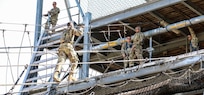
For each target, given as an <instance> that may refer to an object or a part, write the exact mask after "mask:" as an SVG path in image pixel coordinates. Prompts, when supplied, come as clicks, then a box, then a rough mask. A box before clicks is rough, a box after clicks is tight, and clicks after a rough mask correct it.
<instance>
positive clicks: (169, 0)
mask: <svg viewBox="0 0 204 95" xmlns="http://www.w3.org/2000/svg"><path fill="white" fill-rule="evenodd" d="M182 1H185V0H156V1H154V2H153V1H152V2H151V3H145V4H144V5H141V6H137V7H135V8H131V9H128V10H125V11H123V12H118V13H117V14H114V15H111V16H107V17H105V18H101V19H97V20H94V21H91V24H90V25H91V27H92V28H96V27H100V26H104V25H107V24H109V23H113V22H117V21H120V20H124V19H126V18H130V17H133V16H136V15H140V14H144V13H146V12H150V11H153V10H156V9H159V8H162V7H166V6H170V5H172V4H176V3H179V2H182Z"/></svg>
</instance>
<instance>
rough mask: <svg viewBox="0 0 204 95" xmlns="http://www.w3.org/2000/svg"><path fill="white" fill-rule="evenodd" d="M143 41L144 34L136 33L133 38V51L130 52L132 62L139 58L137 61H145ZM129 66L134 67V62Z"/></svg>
mask: <svg viewBox="0 0 204 95" xmlns="http://www.w3.org/2000/svg"><path fill="white" fill-rule="evenodd" d="M143 39H144V34H143V33H142V32H138V33H135V35H134V37H133V46H132V50H131V52H130V59H131V60H133V59H135V57H137V59H143V56H142V53H143V51H142V44H143ZM141 63H142V62H140V64H141ZM129 64H130V65H131V66H134V61H131V62H130V63H129Z"/></svg>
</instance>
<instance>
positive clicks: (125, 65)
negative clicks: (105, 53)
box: [123, 56, 131, 68]
mask: <svg viewBox="0 0 204 95" xmlns="http://www.w3.org/2000/svg"><path fill="white" fill-rule="evenodd" d="M123 60H126V61H125V62H123V64H124V65H123V66H124V68H127V67H130V66H131V65H130V64H129V61H128V60H129V56H125V57H124V58H123Z"/></svg>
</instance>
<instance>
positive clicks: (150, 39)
mask: <svg viewBox="0 0 204 95" xmlns="http://www.w3.org/2000/svg"><path fill="white" fill-rule="evenodd" d="M149 47H150V51H149V60H150V62H151V61H152V59H151V58H152V50H153V49H152V36H150V38H149Z"/></svg>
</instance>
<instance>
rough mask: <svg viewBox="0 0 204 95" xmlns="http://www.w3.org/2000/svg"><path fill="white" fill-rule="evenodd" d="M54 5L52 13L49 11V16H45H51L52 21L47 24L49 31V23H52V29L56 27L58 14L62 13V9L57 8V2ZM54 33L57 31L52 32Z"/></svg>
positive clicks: (46, 27)
mask: <svg viewBox="0 0 204 95" xmlns="http://www.w3.org/2000/svg"><path fill="white" fill-rule="evenodd" d="M52 5H53V8H52V9H51V10H50V11H48V13H47V14H44V16H49V15H50V16H51V18H50V21H49V22H48V21H47V22H46V24H45V29H49V25H48V23H51V24H52V27H55V26H56V24H57V21H58V14H59V13H60V9H59V8H58V7H57V3H56V2H53V3H52ZM52 32H53V33H54V32H55V30H52Z"/></svg>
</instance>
